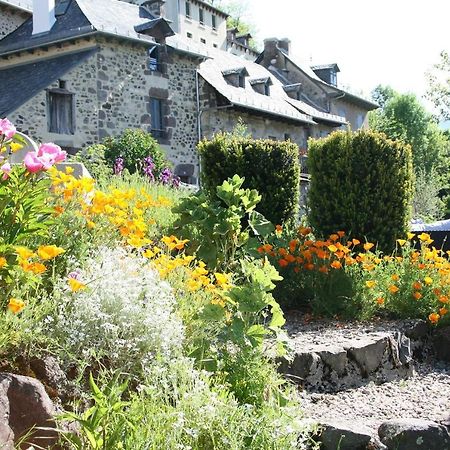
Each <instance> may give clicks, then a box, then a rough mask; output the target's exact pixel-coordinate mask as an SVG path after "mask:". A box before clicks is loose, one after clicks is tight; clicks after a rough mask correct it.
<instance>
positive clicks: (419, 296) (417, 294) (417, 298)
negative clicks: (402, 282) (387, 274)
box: [413, 291, 422, 300]
mask: <svg viewBox="0 0 450 450" xmlns="http://www.w3.org/2000/svg"><path fill="white" fill-rule="evenodd" d="M413 297H414V298H415V299H416V300H420V299H421V298H422V294H421V293H420V292H418V291H414V292H413Z"/></svg>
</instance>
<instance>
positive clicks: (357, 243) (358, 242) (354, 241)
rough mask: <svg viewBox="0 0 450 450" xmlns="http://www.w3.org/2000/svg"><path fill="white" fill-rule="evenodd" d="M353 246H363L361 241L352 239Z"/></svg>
mask: <svg viewBox="0 0 450 450" xmlns="http://www.w3.org/2000/svg"><path fill="white" fill-rule="evenodd" d="M352 244H353V245H359V244H361V241H359V240H358V239H352Z"/></svg>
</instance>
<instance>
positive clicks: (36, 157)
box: [23, 144, 67, 173]
mask: <svg viewBox="0 0 450 450" xmlns="http://www.w3.org/2000/svg"><path fill="white" fill-rule="evenodd" d="M66 155H67V153H66V152H64V151H62V150H61V147H59V146H58V145H55V144H42V145H41V146H40V147H39V149H38V151H37V152H28V153H27V154H26V156H25V158H24V160H23V162H24V164H25V167H26V168H27V170H28V171H29V172H31V173H36V172H39V171H40V170H48V169H50V167H52V166H53V165H54V164H56V163H58V162H61V161H64V160H65V159H66Z"/></svg>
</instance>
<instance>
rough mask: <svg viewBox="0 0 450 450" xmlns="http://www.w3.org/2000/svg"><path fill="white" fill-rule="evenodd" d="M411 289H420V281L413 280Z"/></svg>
mask: <svg viewBox="0 0 450 450" xmlns="http://www.w3.org/2000/svg"><path fill="white" fill-rule="evenodd" d="M412 287H413V289H415V290H416V291H420V289H422V283H420V282H419V281H415V282H414V283H413V285H412Z"/></svg>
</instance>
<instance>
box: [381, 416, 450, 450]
mask: <svg viewBox="0 0 450 450" xmlns="http://www.w3.org/2000/svg"><path fill="white" fill-rule="evenodd" d="M378 434H379V436H380V438H381V442H382V443H383V444H385V445H386V446H387V448H388V449H389V450H391V449H392V450H450V435H449V433H448V431H447V429H446V427H445V426H443V425H440V424H438V423H436V422H432V421H429V420H421V419H396V420H389V421H387V422H384V423H383V424H381V425H380V427H379V429H378Z"/></svg>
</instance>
